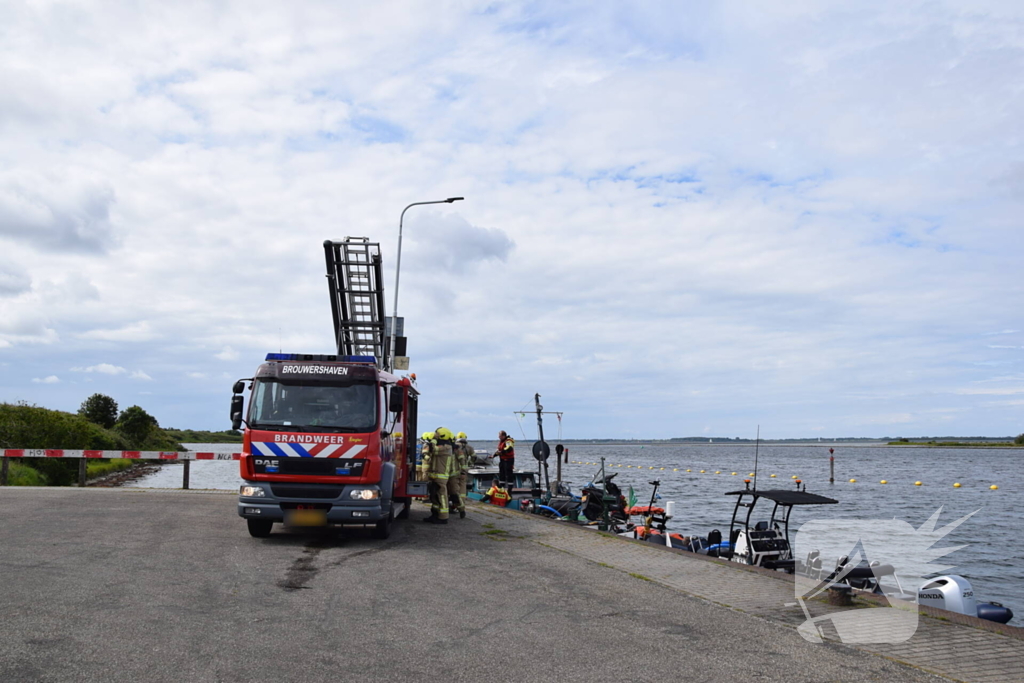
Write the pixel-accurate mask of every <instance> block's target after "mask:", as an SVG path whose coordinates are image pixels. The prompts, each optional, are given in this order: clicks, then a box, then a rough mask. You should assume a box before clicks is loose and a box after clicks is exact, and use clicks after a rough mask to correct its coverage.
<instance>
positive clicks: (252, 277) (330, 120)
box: [0, 0, 1024, 439]
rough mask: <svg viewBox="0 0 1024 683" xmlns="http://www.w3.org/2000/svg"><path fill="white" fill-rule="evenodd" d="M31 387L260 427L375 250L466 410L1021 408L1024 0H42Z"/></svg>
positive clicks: (14, 288) (2, 396) (932, 426)
mask: <svg viewBox="0 0 1024 683" xmlns="http://www.w3.org/2000/svg"><path fill="white" fill-rule="evenodd" d="M3 6H4V12H3V13H4V17H5V19H4V21H3V22H2V23H0V401H6V402H17V401H25V402H28V403H31V404H36V405H40V406H44V407H48V408H54V409H60V410H68V411H75V410H77V408H78V406H79V405H80V404H81V402H82V401H83V400H84V399H85V398H87V397H88V396H89V395H91V394H93V393H96V392H99V393H104V394H107V395H110V396H112V397H114V398H115V400H117V401H118V403H119V405H120V406H121V407H122V408H126V407H128V406H130V405H136V404H137V405H140V406H142V407H143V408H145V409H146V410H147V411H148V412H150V413H151V414H153V415H154V416H155V417H156V418H157V419H158V420H159V422H160V424H161V425H162V426H164V427H177V428H191V429H210V430H220V429H227V428H229V426H230V424H229V419H228V412H229V400H230V395H231V385H232V383H233V382H234V380H236V379H238V378H244V377H251V376H252V374H253V372H254V370H255V368H256V367H257V366H258V365H259V363H260V362H261V361H262V359H263V357H264V355H265V354H266V353H267V352H269V351H286V352H297V353H331V352H333V351H334V350H335V349H334V347H333V339H332V337H333V332H332V323H331V314H330V303H329V299H328V296H327V288H326V284H325V279H324V273H325V267H324V257H323V248H322V246H321V245H322V243H323V241H324V240H325V239H341V238H343V237H345V236H366V237H369V238H371V239H372V240H373V241H377V242H380V244H381V249H382V253H383V259H384V265H385V271H386V277H385V282H386V284H387V291H386V294H385V296H386V300H387V304H388V306H389V307H390V306H391V298H392V296H393V294H394V292H393V290H392V287H393V284H392V283H393V277H394V270H393V269H394V263H395V255H396V246H397V238H398V221H399V215H400V213H401V210H402V208H403V207H404V206H405V205H406V204H409V203H410V202H418V201H429V200H436V199H444V198H446V197H449V196H464V197H465V201H463V202H459V203H455V204H451V205H448V204H442V205H437V206H419V207H413V208H412V209H410V210H409V212H408V213H407V214H406V217H405V225H404V237H403V240H404V241H403V246H402V271H401V289H400V291H399V303H398V312H399V315H401V316H403V317H404V318H405V325H406V333H407V336H408V337H409V350H408V353H409V356H410V357H411V366H410V370H411V371H412V372H415V373H416V375H417V384H418V386H419V388H420V390H421V391H422V392H423V401H422V407H421V416H422V417H421V422H422V423H423V424H427V423H430V424H431V425H432V424H433V423H435V422H436V423H437V425H439V426H441V425H444V426H448V427H450V428H452V429H453V430H455V431H460V430H461V431H466V432H467V433H468V434H469V435H470V436H471V437H472V438H479V439H489V438H493V436H494V434H495V433H496V432H497V431H498V430H499V429H505V430H507V431H508V432H509V433H511V434H512V435H513V436H516V437H519V438H523V437H529V438H532V437H533V436H534V435H535V433H536V432H535V430H534V429H532V428H531V427H530V420H529V419H527V420H524V421H523V422H524V425H523V427H522V428H521V427H520V426H519V424H517V423H518V420H517V418H516V416H515V415H514V413H515V412H516V411H519V410H521V409H524V408H529V407H530V406H532V402H533V396H534V394H535V393H539V394H540V395H541V402H542V403H543V404H544V406H545V409H546V410H550V411H563V413H564V414H563V417H562V422H561V430H559V427H558V423H557V422H556V421H555V419H554V416H553V415H552V416H548V422H547V423H546V424H547V428H546V435H547V436H548V437H549V438H551V437H552V436H555V437H557V436H559V435H560V436H562V437H564V438H671V437H681V436H709V437H711V436H740V437H753V436H754V434H755V433H756V430H757V429H758V427H759V428H760V434H761V436H762V438H792V437H816V436H820V437H823V438H832V437H844V436H856V437H864V436H867V437H881V436H891V437H896V436H917V435H960V436H972V435H978V436H1006V435H1015V434H1018V433H1021V432H1024V320H1022V319H1021V318H1022V311H1024V291H1022V282H1024V279H1022V277H1021V274H1020V272H1021V258H1022V254H1024V231H1022V229H1021V227H1022V218H1021V216H1022V208H1024V147H1022V145H1024V79H1022V76H1021V74H1024V6H1022V5H1021V4H1020V3H1017V2H986V1H975V2H972V3H969V4H968V5H964V4H963V3H953V2H942V1H938V2H901V3H892V2H871V1H867V2H862V3H855V4H853V5H851V4H850V3H846V2H828V1H815V2H806V1H801V0H795V1H793V2H788V3H781V4H780V3H763V2H753V1H751V2H732V1H723V2H645V1H634V2H617V1H604V2H602V1H597V2H595V1H593V0H588V1H587V2H562V3H539V2H537V3H533V2H475V1H472V0H458V1H447V2H446V1H437V2H429V3H426V2H388V1H384V2H376V3H335V2H322V3H319V2H297V3H262V2H252V1H247V2H232V1H230V0H225V1H219V2H209V3H207V2H200V1H197V2H188V3H118V2H110V3H105V2H74V1H69V2H45V1H40V2H21V1H18V0H6V1H5V2H4V3H3Z"/></svg>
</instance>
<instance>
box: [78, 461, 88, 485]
mask: <svg viewBox="0 0 1024 683" xmlns="http://www.w3.org/2000/svg"><path fill="white" fill-rule="evenodd" d="M88 472H89V471H88V469H87V468H86V461H85V458H81V459H80V460H79V461H78V485H79V486H85V478H86V475H87V474H88Z"/></svg>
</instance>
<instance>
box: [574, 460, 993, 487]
mask: <svg viewBox="0 0 1024 683" xmlns="http://www.w3.org/2000/svg"><path fill="white" fill-rule="evenodd" d="M572 464H573V465H600V464H601V463H599V462H584V461H582V460H573V461H572ZM605 467H622V468H625V469H636V470H658V471H659V472H664V471H666V470H669V469H671V471H672V472H680V471H683V472H692V471H693V470H692V469H686V470H680V468H678V467H672V468H668V467H652V466H644V465H609V464H607V463H606V464H605ZM700 473H701V474H707V470H700ZM721 473H722V470H715V474H721ZM730 474H731V475H732V476H734V477H735V476H736V475H737V474H738V472H730ZM748 476H751V477H753V476H755V475H754V473H753V472H751V473H750V474H749V475H748ZM768 476H769V477H771V478H772V479H775V478H776V477H778V475H777V474H769V475H768ZM790 479H797V480H799V479H800V477H798V476H797V475H795V474H794V475H792V476H791V477H790ZM849 483H851V484H856V483H857V480H856V479H850V481H849ZM878 483H879V484H889V480H888V479H882V480H881V481H879V482H878ZM913 484H914V486H924V482H923V481H915V482H913ZM953 488H955V489H959V488H963V485H962V484H961V483H960V482H955V483H954V484H953ZM988 488H989V490H990V491H998V490H999V487H998V486H997V485H996V484H992V485H991V486H989V487H988Z"/></svg>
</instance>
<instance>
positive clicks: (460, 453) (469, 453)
mask: <svg viewBox="0 0 1024 683" xmlns="http://www.w3.org/2000/svg"><path fill="white" fill-rule="evenodd" d="M452 452H453V453H454V454H455V463H454V468H453V469H454V473H453V475H452V478H451V479H449V480H448V495H449V496H450V497H451V501H452V502H451V506H452V507H454V508H455V509H456V510H458V511H459V517H460V518H465V516H466V480H467V479H468V477H469V466H470V464H472V462H473V455H474V454H475V453H476V451H474V450H473V447H472V446H470V445H469V439H468V438H467V437H466V432H459V433H458V435H456V437H455V443H454V444H452Z"/></svg>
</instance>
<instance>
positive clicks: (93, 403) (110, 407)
mask: <svg viewBox="0 0 1024 683" xmlns="http://www.w3.org/2000/svg"><path fill="white" fill-rule="evenodd" d="M78 414H79V415H81V416H82V417H84V418H85V419H86V420H88V421H89V422H92V423H94V424H98V425H99V426H100V427H104V428H106V429H110V428H111V427H113V426H114V424H115V423H116V422H117V401H115V400H114V399H112V398H110V397H109V396H105V395H104V394H93V395H92V396H90V397H89V398H87V399H85V400H84V401H82V406H81V407H80V408H79V409H78Z"/></svg>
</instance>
